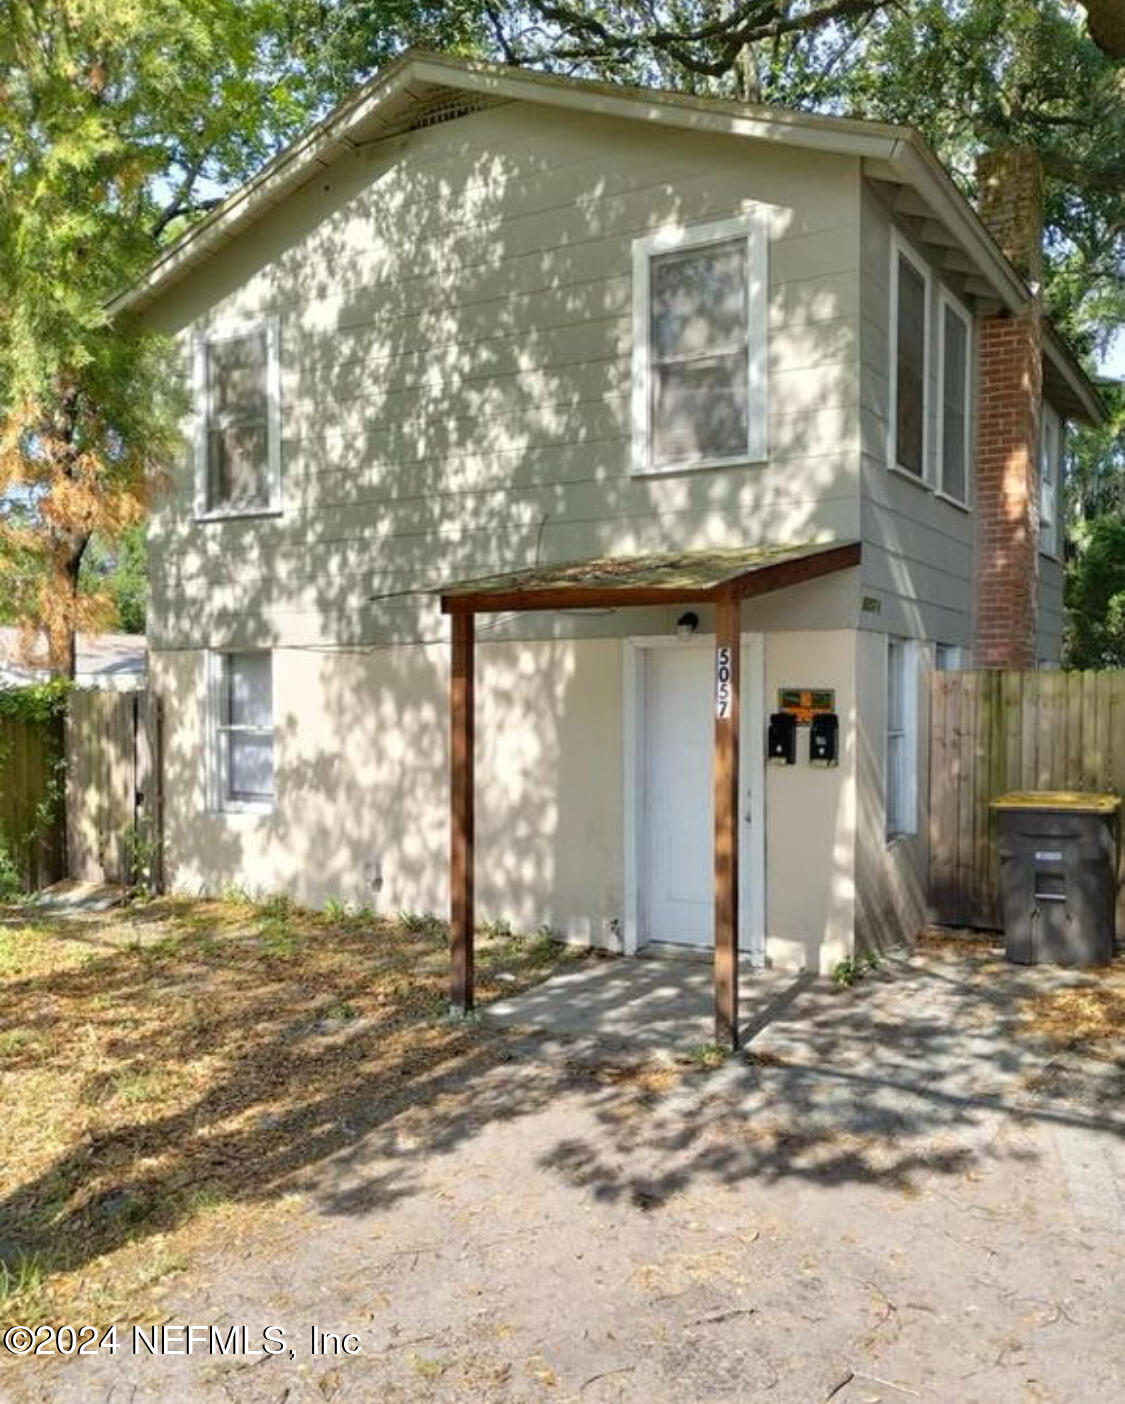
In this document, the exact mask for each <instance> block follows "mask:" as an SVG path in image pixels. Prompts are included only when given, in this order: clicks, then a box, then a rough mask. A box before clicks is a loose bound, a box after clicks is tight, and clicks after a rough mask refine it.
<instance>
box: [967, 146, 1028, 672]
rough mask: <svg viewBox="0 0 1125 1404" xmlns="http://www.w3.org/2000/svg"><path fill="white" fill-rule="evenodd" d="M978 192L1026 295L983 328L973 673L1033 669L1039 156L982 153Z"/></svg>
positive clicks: (983, 216)
mask: <svg viewBox="0 0 1125 1404" xmlns="http://www.w3.org/2000/svg"><path fill="white" fill-rule="evenodd" d="M977 188H978V198H979V206H980V215H981V219H982V220H983V221H984V223H985V224H986V225H987V227H988V229H989V230H990V232H991V233H992V236H993V238H994V239H995V240H996V241H997V243H998V244H999V245H1000V247H1001V249H1002V250H1003V252H1004V254H1005V255H1006V256H1007V258H1008V259H1010V261H1011V262H1012V263H1013V264H1014V265H1015V267H1016V269H1017V271H1018V272H1019V273H1020V274H1021V275H1022V276H1023V277H1024V278H1025V279H1027V280H1028V281H1029V283H1030V285H1031V292H1030V295H1029V298H1028V304H1027V308H1026V310H1025V311H1024V312H1023V313H1021V315H1019V316H1008V315H1005V316H996V317H984V318H982V319H981V322H980V343H979V345H980V377H979V385H980V400H979V403H978V406H977V451H976V475H975V476H976V489H975V496H976V523H977V537H976V561H975V579H974V584H975V590H974V620H973V661H974V663H975V664H976V666H977V667H979V668H1033V667H1034V666H1035V662H1036V633H1037V629H1036V624H1037V616H1036V608H1037V601H1036V596H1037V585H1038V575H1039V497H1038V491H1037V479H1038V468H1039V465H1038V457H1039V398H1040V395H1041V393H1042V359H1041V358H1042V336H1043V333H1042V314H1041V307H1040V301H1039V282H1040V279H1041V278H1042V253H1041V246H1042V235H1043V170H1042V167H1041V165H1040V162H1039V157H1038V155H1037V154H1036V153H1035V152H1034V151H1028V150H1022V149H1019V148H1006V149H1001V150H997V151H987V152H985V153H983V154H982V155H981V157H980V159H979V160H978V162H977Z"/></svg>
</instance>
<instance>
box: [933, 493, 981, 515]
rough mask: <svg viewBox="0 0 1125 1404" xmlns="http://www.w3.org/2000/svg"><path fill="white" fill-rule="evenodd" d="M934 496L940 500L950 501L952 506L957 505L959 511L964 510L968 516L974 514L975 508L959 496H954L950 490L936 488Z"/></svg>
mask: <svg viewBox="0 0 1125 1404" xmlns="http://www.w3.org/2000/svg"><path fill="white" fill-rule="evenodd" d="M934 496H935V497H936V498H937V499H938V501H939V502H948V503H949V505H950V507H955V508H956V509H957V511H958V512H964V514H965V516H966V517H969V516H971V515H972V511H973V509H972V508H971V507H970V506H969V504H968V503H967V502H962V501H961V499H960V498H959V497H953V496H951V495H950V494H949V493H948V492H942V490H941V488H934Z"/></svg>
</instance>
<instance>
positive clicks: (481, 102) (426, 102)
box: [402, 88, 508, 132]
mask: <svg viewBox="0 0 1125 1404" xmlns="http://www.w3.org/2000/svg"><path fill="white" fill-rule="evenodd" d="M507 101H508V99H507V98H501V97H493V96H492V95H491V94H490V93H467V92H465V91H464V89H461V88H436V89H435V90H434V91H433V92H431V93H429V94H427V96H426V97H424V98H423V99H422V100H421V102H419V103H418V104H416V105H415V107H414V109H413V111H412V112H411V114H410V117H409V119H408V120H407V121H406V122H404V123H403V124H402V130H403V131H404V132H417V131H420V130H421V129H422V128H423V127H437V126H440V125H441V123H442V122H455V121H456V120H457V119H458V117H468V116H470V115H471V114H472V113H474V112H485V111H487V110H488V109H489V108H490V107H502V106H504V104H505V103H506V102H507Z"/></svg>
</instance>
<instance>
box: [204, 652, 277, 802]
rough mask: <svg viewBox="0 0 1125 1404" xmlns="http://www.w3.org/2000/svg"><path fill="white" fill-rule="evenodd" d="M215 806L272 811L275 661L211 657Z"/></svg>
mask: <svg viewBox="0 0 1125 1404" xmlns="http://www.w3.org/2000/svg"><path fill="white" fill-rule="evenodd" d="M210 660H211V678H210V687H209V694H210V710H211V719H212V749H213V759H214V767H213V769H214V776H213V786H212V789H213V799H214V807H215V808H218V809H228V810H236V811H237V810H251V811H257V812H263V811H268V810H269V809H272V807H273V801H274V760H273V744H274V740H273V657H272V655H271V654H269V653H264V652H253V653H218V654H212V655H210Z"/></svg>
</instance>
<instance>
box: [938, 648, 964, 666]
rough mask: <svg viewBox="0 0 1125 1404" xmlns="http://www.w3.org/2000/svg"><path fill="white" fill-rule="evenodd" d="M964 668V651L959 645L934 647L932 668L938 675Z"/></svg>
mask: <svg viewBox="0 0 1125 1404" xmlns="http://www.w3.org/2000/svg"><path fill="white" fill-rule="evenodd" d="M964 666H965V649H964V648H962V646H961V645H960V644H943V643H939V644H937V645H935V647H934V668H935V670H936V671H937V672H939V673H954V672H956V671H957V670H958V669H959V668H963V667H964Z"/></svg>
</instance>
